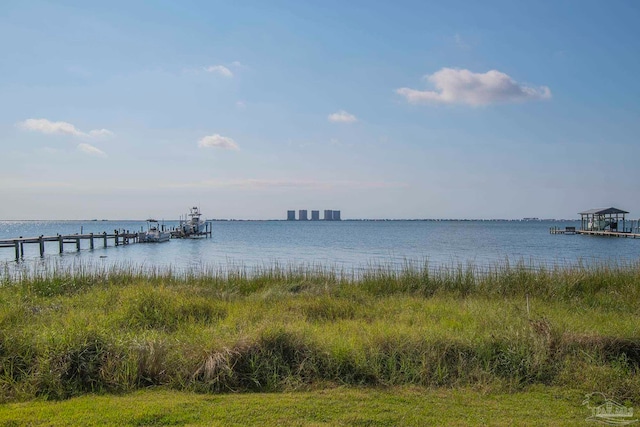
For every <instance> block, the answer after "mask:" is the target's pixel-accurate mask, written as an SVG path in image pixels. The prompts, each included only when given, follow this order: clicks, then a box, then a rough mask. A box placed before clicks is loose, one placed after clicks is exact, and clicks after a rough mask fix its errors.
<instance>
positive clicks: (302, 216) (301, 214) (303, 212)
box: [298, 209, 309, 221]
mask: <svg viewBox="0 0 640 427" xmlns="http://www.w3.org/2000/svg"><path fill="white" fill-rule="evenodd" d="M308 219H309V218H308V217H307V210H306V209H300V210H299V211H298V220H299V221H307V220H308Z"/></svg>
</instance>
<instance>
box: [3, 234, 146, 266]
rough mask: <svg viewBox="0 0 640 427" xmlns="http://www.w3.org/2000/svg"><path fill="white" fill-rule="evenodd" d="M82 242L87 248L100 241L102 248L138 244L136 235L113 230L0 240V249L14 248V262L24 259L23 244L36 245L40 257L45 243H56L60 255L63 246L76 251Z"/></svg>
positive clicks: (91, 247) (42, 254)
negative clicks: (111, 242)
mask: <svg viewBox="0 0 640 427" xmlns="http://www.w3.org/2000/svg"><path fill="white" fill-rule="evenodd" d="M82 240H88V241H89V248H90V249H93V248H94V247H95V241H96V240H97V241H98V242H100V241H102V245H103V247H105V248H106V247H107V246H108V241H109V240H112V241H113V245H114V246H119V245H128V244H129V243H137V242H138V233H130V232H129V231H128V230H127V231H126V232H119V231H117V230H115V231H114V232H113V233H110V234H109V233H107V232H106V231H105V232H103V233H98V234H95V233H89V234H67V235H62V234H57V235H55V236H38V237H22V236H20V237H15V238H11V239H0V248H14V249H15V252H16V261H19V260H20V259H21V258H24V245H25V244H37V245H39V249H40V256H44V244H45V242H58V248H59V250H60V253H62V252H64V245H65V244H73V245H75V247H76V250H78V251H79V250H80V242H81V241H82Z"/></svg>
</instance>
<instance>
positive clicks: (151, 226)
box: [138, 219, 171, 243]
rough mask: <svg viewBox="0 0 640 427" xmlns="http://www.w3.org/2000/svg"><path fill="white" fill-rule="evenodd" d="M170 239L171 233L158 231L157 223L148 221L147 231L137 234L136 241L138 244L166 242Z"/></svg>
mask: <svg viewBox="0 0 640 427" xmlns="http://www.w3.org/2000/svg"><path fill="white" fill-rule="evenodd" d="M163 228H164V227H163ZM170 238H171V233H170V232H168V231H164V230H160V228H159V227H158V221H157V220H155V219H148V220H147V231H142V232H140V233H138V241H139V242H140V243H160V242H168V241H169V239H170Z"/></svg>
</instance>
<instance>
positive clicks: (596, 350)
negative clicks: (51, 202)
mask: <svg viewBox="0 0 640 427" xmlns="http://www.w3.org/2000/svg"><path fill="white" fill-rule="evenodd" d="M19 273H20V274H14V273H11V272H10V269H8V268H7V269H5V270H4V274H3V273H1V272H0V281H1V282H2V286H0V401H2V402H16V401H27V400H31V399H48V400H61V399H69V398H73V397H77V396H82V395H85V394H89V393H93V394H105V393H112V394H118V393H130V392H132V391H135V390H139V389H145V388H148V387H157V386H161V387H163V388H165V389H171V390H178V391H189V392H200V393H230V392H231V393H237V392H291V391H298V392H300V391H309V390H317V389H322V388H334V387H339V386H354V387H361V386H368V387H408V386H411V387H422V388H426V389H433V388H434V387H435V388H437V387H444V388H469V387H472V388H481V389H483V390H488V391H490V392H495V393H505V392H509V393H521V392H527V391H528V390H530V389H531V388H532V387H536V386H545V387H561V388H565V389H573V390H582V391H585V392H588V391H600V392H604V393H607V394H609V395H611V396H612V397H615V398H617V399H618V400H628V401H630V402H632V403H636V404H638V403H640V376H639V366H640V329H639V328H640V322H639V320H640V319H639V315H640V264H638V265H636V264H631V265H620V266H596V267H593V268H585V267H581V266H576V267H570V268H564V269H560V268H557V269H532V268H528V267H526V266H524V265H515V266H510V265H508V264H505V265H500V266H496V267H494V268H491V269H489V270H486V271H479V270H478V269H476V268H474V267H473V266H468V267H462V266H460V267H448V268H441V269H436V270H433V269H430V268H429V266H427V265H424V266H415V265H409V264H408V265H406V266H405V268H404V269H401V270H400V271H397V270H394V269H392V268H386V267H372V268H371V269H370V270H368V271H365V272H361V273H359V274H345V273H344V272H337V271H334V270H331V269H324V268H321V267H295V266H292V267H279V266H273V267H265V268H263V269H261V270H259V271H257V272H248V271H247V270H244V269H242V268H239V269H236V270H232V271H228V272H225V271H217V270H213V269H207V268H202V269H201V270H197V271H190V272H186V273H184V272H183V273H178V272H171V271H168V272H161V271H146V270H144V269H143V268H142V267H131V266H120V267H114V268H110V269H96V268H92V267H91V266H86V265H79V266H75V267H68V268H60V267H57V268H56V267H54V268H49V269H45V270H42V269H41V270H35V269H28V268H25V269H24V270H22V271H20V272H19Z"/></svg>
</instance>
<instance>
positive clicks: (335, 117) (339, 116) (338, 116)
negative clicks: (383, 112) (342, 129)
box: [327, 110, 358, 123]
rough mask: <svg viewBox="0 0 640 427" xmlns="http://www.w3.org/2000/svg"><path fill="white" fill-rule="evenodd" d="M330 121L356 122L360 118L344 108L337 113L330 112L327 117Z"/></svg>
mask: <svg viewBox="0 0 640 427" xmlns="http://www.w3.org/2000/svg"><path fill="white" fill-rule="evenodd" d="M327 118H328V119H329V121H330V122H334V123H354V122H357V121H358V119H357V118H356V116H354V115H353V114H350V113H347V112H346V111H344V110H340V111H338V112H337V113H333V114H329V116H328V117H327Z"/></svg>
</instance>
